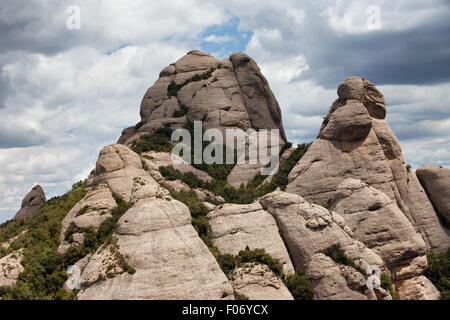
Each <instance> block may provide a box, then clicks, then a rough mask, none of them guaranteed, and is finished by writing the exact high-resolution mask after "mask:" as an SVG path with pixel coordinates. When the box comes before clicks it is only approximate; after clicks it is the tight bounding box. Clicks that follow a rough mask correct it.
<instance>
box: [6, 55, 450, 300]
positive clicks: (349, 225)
mask: <svg viewBox="0 0 450 320" xmlns="http://www.w3.org/2000/svg"><path fill="white" fill-rule="evenodd" d="M338 96H339V98H338V99H337V100H336V101H335V102H334V103H333V104H332V106H331V108H330V111H329V113H328V115H327V116H326V117H325V119H324V122H323V125H322V127H321V129H320V133H319V136H318V138H317V139H316V141H314V142H313V144H312V145H311V146H310V147H309V149H308V151H307V152H306V153H305V155H304V156H303V157H302V158H301V160H300V161H299V162H298V163H297V164H296V165H295V167H294V168H293V170H292V171H291V172H290V174H289V177H288V179H287V180H288V185H287V188H286V190H285V191H281V189H284V187H283V186H285V183H284V184H283V183H280V186H279V188H278V189H276V190H275V188H276V186H274V187H273V188H272V189H270V190H269V191H267V190H265V189H263V188H264V187H266V186H264V187H263V188H261V189H256V190H255V189H254V188H253V187H252V188H253V189H250V188H247V189H244V191H243V192H248V193H249V197H250V199H254V201H253V202H252V203H248V202H250V201H248V200H247V199H245V200H243V199H241V198H239V197H238V196H236V197H235V198H239V200H237V201H235V202H239V204H237V203H225V202H226V200H225V199H228V200H230V199H233V201H234V199H235V198H233V197H234V194H235V193H236V192H239V191H240V190H239V191H238V190H234V189H233V188H231V187H230V185H231V186H233V187H235V188H239V187H240V186H241V185H242V184H244V185H245V184H247V183H248V182H249V181H250V180H252V179H253V178H254V177H255V176H256V174H257V173H258V172H259V170H260V168H261V167H262V166H263V164H261V163H257V164H239V165H236V166H235V167H234V168H233V169H232V170H231V173H230V174H229V175H228V177H227V179H226V181H225V177H224V178H223V181H218V180H214V179H213V178H212V176H215V175H214V172H212V171H208V172H209V173H210V174H211V175H209V174H208V173H206V172H204V171H201V170H199V169H197V168H194V166H192V165H190V164H188V163H186V162H183V161H182V160H181V159H177V160H178V161H176V162H173V159H172V157H171V154H170V153H168V152H156V151H149V152H142V153H140V154H137V153H135V152H134V151H133V150H132V149H131V148H130V147H133V142H134V141H136V140H138V139H140V138H141V137H142V136H144V135H148V134H151V133H154V132H155V131H156V130H157V129H159V128H171V129H176V128H181V127H183V126H184V125H185V124H186V123H188V122H192V121H200V120H201V121H203V127H204V129H208V128H217V129H219V130H222V131H223V130H225V129H227V128H238V129H242V130H248V129H256V130H257V129H279V130H280V133H281V137H279V138H277V139H275V140H274V142H273V143H274V144H271V146H270V147H271V148H272V150H274V149H273V148H274V147H275V146H277V147H281V146H284V144H285V142H286V136H285V133H284V129H283V124H282V119H281V111H280V108H279V106H278V103H277V101H276V99H275V97H274V95H273V93H272V92H271V90H270V88H269V85H268V83H267V80H266V79H265V78H264V76H263V75H262V74H261V72H260V70H259V68H258V66H257V65H256V62H255V61H253V60H252V59H251V58H249V57H248V56H247V55H245V54H242V53H236V54H233V55H231V57H230V58H229V59H225V60H222V61H220V60H217V59H215V58H214V57H212V56H210V55H208V54H205V53H202V52H200V51H191V52H189V53H188V54H187V55H186V56H184V57H183V58H181V59H180V60H178V61H177V62H175V63H173V64H171V65H169V66H168V67H166V68H165V69H164V70H163V71H162V72H161V73H160V76H159V79H158V80H157V81H156V82H155V84H154V85H153V86H152V87H150V88H149V89H148V91H147V93H146V94H145V96H144V98H143V100H142V103H141V110H140V114H141V122H140V123H139V124H137V125H136V126H133V127H130V128H128V129H125V130H124V131H123V133H122V136H121V137H120V139H119V141H118V143H117V144H113V145H109V146H106V147H105V148H103V149H102V150H101V151H100V154H99V157H98V160H97V162H96V166H95V168H94V169H93V170H92V172H91V174H90V176H89V177H88V179H87V180H86V183H85V184H83V186H82V187H80V188H78V189H82V191H80V192H81V193H79V194H78V198H77V199H81V200H80V201H78V203H76V204H75V205H73V204H72V205H71V206H70V207H67V209H66V212H68V213H67V214H66V215H65V217H64V218H63V217H62V216H61V217H59V219H60V220H57V219H58V217H52V219H54V220H55V221H57V223H56V224H54V223H52V226H54V225H59V222H61V231H60V234H59V239H60V245H59V248H58V252H59V253H60V254H64V257H66V254H67V255H69V256H70V257H71V258H73V257H74V255H75V256H76V259H73V260H78V261H77V262H76V263H75V266H76V267H77V268H74V269H75V270H76V272H75V273H70V278H69V279H68V280H67V281H66V283H65V285H64V288H65V289H66V290H67V291H70V289H71V285H72V284H73V283H75V282H77V281H79V283H80V285H81V290H80V291H79V292H77V295H76V299H81V300H92V299H96V300H97V299H123V300H127V299H161V300H164V299H214V300H229V299H234V298H235V296H236V297H237V298H239V297H242V296H245V297H247V298H249V299H257V300H263V299H270V300H276V299H283V300H291V299H293V297H294V296H295V297H297V296H296V295H295V293H294V292H295V290H292V284H291V283H289V281H288V282H286V283H287V285H285V283H284V282H283V280H282V279H283V274H284V276H287V277H288V279H293V278H292V277H294V278H295V277H303V278H302V281H303V280H305V281H309V282H310V284H311V285H312V287H313V288H314V299H317V300H325V299H327V300H328V299H330V300H339V299H345V300H347V299H350V300H390V299H393V298H395V297H396V296H397V295H398V296H399V297H400V298H401V299H417V300H427V299H439V296H440V293H439V291H438V290H437V289H436V288H435V287H434V285H433V283H432V282H431V281H430V280H429V279H428V278H427V277H426V276H425V275H424V271H425V270H426V269H427V266H428V262H427V257H426V255H425V253H426V250H428V249H433V250H436V251H439V252H442V251H445V250H447V248H448V247H450V233H449V230H448V229H446V227H445V225H446V224H445V223H442V222H441V221H440V219H439V217H438V215H439V216H440V217H442V218H443V219H444V221H445V219H449V202H448V198H449V192H450V187H449V172H450V171H449V170H448V169H445V168H440V167H436V166H424V167H422V168H420V169H418V170H417V172H414V171H413V170H412V169H411V168H410V167H409V166H408V165H407V164H406V163H405V161H404V158H403V155H402V151H401V147H400V145H399V143H398V141H397V139H396V137H395V135H394V133H393V132H392V130H391V129H390V127H389V125H388V124H387V122H386V121H385V116H386V105H385V101H384V97H383V95H382V94H381V93H380V92H379V91H378V89H377V88H376V87H375V86H374V85H373V84H372V83H371V82H369V81H368V80H365V79H361V78H359V77H351V78H348V79H347V80H345V81H344V82H343V83H342V84H341V85H340V86H339V88H338ZM164 130H166V129H164ZM257 134H258V135H259V134H261V133H257ZM147 138H148V137H147ZM269 140H270V139H269ZM275 144H276V145H275ZM135 150H136V149H135ZM164 150H166V149H164ZM294 150H295V149H294V148H290V149H288V150H285V152H284V154H283V155H282V157H281V161H286V163H288V164H290V163H292V162H293V161H296V160H292V159H293V158H292V157H291V158H290V155H292V153H293V152H294ZM166 151H167V150H166ZM294 155H295V156H296V157H297V156H299V155H298V154H297V153H296V154H294ZM246 156H248V153H247V154H246ZM288 159H289V161H287V160H288ZM170 165H171V166H173V169H174V170H178V171H179V172H180V173H181V174H179V173H177V172H176V171H174V172H175V173H174V174H173V175H172V177H171V178H169V177H168V175H167V174H165V173H164V172H163V170H162V169H161V168H162V167H166V166H170ZM290 168H291V166H290V165H289V166H288V169H286V166H283V170H284V172H286V173H285V175H284V176H283V177H278V176H277V178H276V179H278V178H280V179H281V180H282V179H285V180H286V175H287V171H289V170H290ZM166 170H167V169H166ZM167 171H169V170H167ZM182 174H186V175H187V176H188V178H186V177H185V176H183V175H182ZM196 178H197V179H196ZM258 179H259V178H258ZM182 180H183V181H182ZM261 180H263V179H261ZM419 180H420V182H419ZM255 181H260V180H254V181H253V182H252V183H255ZM269 181H271V177H268V178H266V179H265V181H264V182H269ZM273 181H279V180H273ZM227 183H228V184H229V185H227ZM258 183H259V182H258ZM215 187H217V188H215ZM270 187H271V186H270ZM220 188H222V189H220ZM207 189H208V190H207ZM217 190H223V192H222V193H223V194H220V193H221V192H217ZM230 190H231V191H232V192H231V191H230ZM261 190H263V191H264V192H262V191H261ZM273 190H275V191H273ZM228 191H230V193H231V194H232V196H233V197H231V196H230V195H229V194H228ZM72 192H75V191H72ZM214 192H216V193H214ZM252 192H254V193H252ZM257 192H261V193H257ZM264 193H266V194H264ZM263 194H264V195H263ZM244 195H245V196H247V193H245V194H244ZM256 197H259V198H256ZM430 199H431V201H430ZM44 203H45V195H44V193H43V191H42V188H40V187H39V186H36V187H35V188H33V190H32V191H31V192H30V193H29V194H28V195H27V196H26V197H25V199H24V201H23V203H22V209H21V210H20V211H19V212H18V213H17V215H16V217H15V219H21V218H24V217H26V216H29V215H30V214H32V213H33V212H34V211H35V210H37V209H39V208H40V207H42V205H43V204H44ZM242 203H248V204H242ZM69 209H70V210H69ZM61 220H62V221H61ZM51 221H52V222H54V221H53V220H51ZM14 223H22V221H20V222H14ZM447 223H448V221H447ZM0 228H1V227H0ZM17 230H20V232H21V233H20V234H19V232H17V233H16V234H14V235H13V234H9V232H8V233H7V236H4V234H1V233H0V236H1V240H2V243H0V255H1V256H0V257H1V259H0V287H1V286H9V287H11V286H14V284H15V283H16V281H17V279H18V276H19V274H20V272H22V271H23V270H24V266H22V264H21V261H22V259H23V252H24V251H23V250H24V249H21V248H20V243H21V242H22V238H21V237H22V236H23V237H26V236H27V234H28V233H32V232H31V231H30V226H29V225H25V226H21V228H18V229H17ZM0 231H1V229H0ZM8 231H9V230H8ZM52 231H54V230H52ZM102 232H103V234H102ZM53 234H54V233H53ZM102 236H104V237H102ZM19 238H20V239H19ZM93 239H94V240H93ZM16 240H18V241H16ZM92 243H94V244H92ZM88 244H90V246H89V245H88ZM18 247H19V248H18ZM247 248H248V249H249V251H246V252H244V253H245V254H248V256H246V259H247V260H245V259H244V258H242V256H241V255H242V253H241V255H239V252H240V251H242V250H246V249H247ZM78 249H81V250H78ZM255 249H264V251H265V253H262V254H261V252H256V253H255V252H253V251H251V250H255ZM13 250H14V251H13ZM333 250H334V251H333ZM26 253H27V261H28V260H30V259H28V254H29V253H28V251H27V252H26ZM53 253H55V256H57V257H60V256H59V255H56V246H55V249H54V251H53ZM30 254H32V253H30ZM258 254H259V256H257V255H258ZM230 255H231V256H230ZM261 256H262V257H263V258H261ZM268 256H269V257H268ZM269 258H270V259H269ZM252 259H253V260H252ZM258 259H259V260H258ZM274 259H275V260H278V261H279V262H280V263H281V265H282V271H280V269H281V268H280V265H279V264H278V263H277V262H276V261H275V263H274ZM36 260H38V259H36ZM249 260H250V261H251V262H249ZM30 261H31V260H30ZM70 261H72V260H70ZM230 265H231V266H230ZM271 265H272V266H271ZM273 265H275V267H273ZM374 266H376V267H377V268H379V270H380V273H381V272H382V273H383V276H384V277H385V280H386V279H387V280H389V279H388V278H390V279H392V281H393V284H394V286H393V287H392V288H390V287H389V286H388V285H386V284H385V285H384V288H382V287H380V288H375V289H372V287H371V286H370V285H369V286H368V284H367V282H366V281H367V279H366V278H367V274H366V273H367V272H366V270H368V269H369V268H372V267H374ZM230 269H231V270H230ZM295 270H297V273H296V272H295ZM78 271H79V272H78ZM302 271H304V273H302ZM58 272H60V271H58ZM78 273H79V278H77V276H78ZM297 279H298V278H297ZM430 279H432V277H430ZM433 281H434V280H433ZM21 285H22V284H21ZM288 287H289V289H290V290H292V293H291V292H290V291H289V289H288ZM59 289H60V288H58V290H59ZM393 290H394V291H393ZM394 293H395V295H394ZM391 294H392V295H391Z"/></svg>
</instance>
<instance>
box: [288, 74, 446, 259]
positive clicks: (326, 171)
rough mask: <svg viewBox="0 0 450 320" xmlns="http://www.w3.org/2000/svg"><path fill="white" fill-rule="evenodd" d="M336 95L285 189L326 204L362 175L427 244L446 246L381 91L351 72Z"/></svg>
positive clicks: (442, 232) (439, 247)
mask: <svg viewBox="0 0 450 320" xmlns="http://www.w3.org/2000/svg"><path fill="white" fill-rule="evenodd" d="M338 96H339V98H338V99H337V100H336V101H335V102H334V103H333V105H332V106H331V108H330V111H329V113H328V115H327V116H326V117H325V119H324V122H323V124H322V128H321V129H320V133H319V136H318V138H317V139H316V140H315V141H314V142H313V144H312V145H311V146H310V148H309V149H308V151H307V152H306V154H305V155H304V156H303V158H302V159H301V160H300V161H299V163H298V164H297V165H296V166H295V167H294V169H293V170H292V171H291V173H290V174H289V184H288V187H287V189H286V191H287V192H291V193H295V194H299V195H301V196H302V197H304V198H305V199H306V200H309V201H311V202H314V203H316V204H321V205H324V204H327V203H329V202H330V201H331V200H332V199H333V197H334V196H335V194H336V191H337V190H338V187H339V185H340V184H341V183H342V182H343V181H344V180H346V179H348V178H353V179H360V180H362V181H363V182H366V183H367V184H369V185H370V186H372V187H373V188H376V189H377V190H380V191H381V192H383V193H385V194H386V195H387V196H388V197H389V198H390V199H392V200H393V201H395V203H396V205H397V206H398V207H399V208H400V210H401V211H402V212H403V214H404V215H405V216H406V217H407V218H408V219H409V220H410V222H411V223H412V224H413V226H414V228H415V229H416V230H417V231H419V232H420V233H421V234H422V236H423V238H424V240H425V243H426V246H427V248H428V249H437V250H440V251H442V250H446V248H448V244H449V241H450V239H449V235H448V230H446V229H445V228H444V227H443V226H442V225H441V224H440V222H439V221H438V220H437V219H436V212H435V211H434V210H433V208H432V206H431V203H430V201H429V199H428V198H426V197H424V195H420V191H421V186H420V184H419V183H418V181H417V179H415V177H414V176H413V173H411V172H410V170H411V169H410V168H409V166H408V165H407V164H406V163H405V161H404V158H403V155H402V151H401V147H400V144H399V142H398V140H397V138H396V137H395V135H394V133H393V132H392V130H391V129H390V127H389V125H388V123H387V122H386V120H385V119H384V118H385V115H386V106H385V102H384V97H383V95H382V94H381V93H380V92H379V91H378V89H377V88H376V87H375V86H374V85H373V84H372V83H371V82H370V81H368V80H365V79H361V78H359V77H350V78H348V79H347V80H345V81H344V82H343V83H342V84H341V85H340V86H339V88H338ZM418 194H419V196H421V201H417V198H415V196H416V195H418Z"/></svg>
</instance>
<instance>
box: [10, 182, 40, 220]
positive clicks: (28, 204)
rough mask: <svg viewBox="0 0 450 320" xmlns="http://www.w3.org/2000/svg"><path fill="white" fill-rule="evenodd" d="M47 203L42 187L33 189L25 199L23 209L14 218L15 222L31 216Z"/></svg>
mask: <svg viewBox="0 0 450 320" xmlns="http://www.w3.org/2000/svg"><path fill="white" fill-rule="evenodd" d="M46 201H47V200H46V199H45V193H44V190H43V189H42V187H41V186H40V185H37V186H35V187H33V189H31V191H30V192H28V194H27V195H26V196H25V198H23V200H22V206H21V209H20V210H19V211H18V212H17V213H16V215H15V216H14V220H20V219H24V218H26V217H29V216H31V215H32V214H33V213H35V212H36V211H37V210H39V209H40V208H42V207H43V206H44V204H45V203H46Z"/></svg>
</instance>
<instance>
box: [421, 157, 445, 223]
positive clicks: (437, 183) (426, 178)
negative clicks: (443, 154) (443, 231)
mask: <svg viewBox="0 0 450 320" xmlns="http://www.w3.org/2000/svg"><path fill="white" fill-rule="evenodd" d="M416 174H417V176H418V177H419V180H420V182H421V183H422V186H423V188H424V189H425V191H426V192H427V194H428V196H429V198H430V200H431V202H432V203H433V205H434V207H435V208H436V211H437V213H438V214H439V215H440V216H441V217H442V219H443V220H444V221H445V223H446V224H447V225H450V170H449V169H447V168H444V167H440V166H436V165H425V166H422V167H420V168H418V169H417V170H416Z"/></svg>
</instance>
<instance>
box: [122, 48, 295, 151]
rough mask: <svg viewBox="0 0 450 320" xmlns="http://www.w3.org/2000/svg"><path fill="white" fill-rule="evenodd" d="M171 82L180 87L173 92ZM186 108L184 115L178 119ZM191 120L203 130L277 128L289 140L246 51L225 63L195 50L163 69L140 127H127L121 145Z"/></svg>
mask: <svg viewBox="0 0 450 320" xmlns="http://www.w3.org/2000/svg"><path fill="white" fill-rule="evenodd" d="M171 84H175V85H178V86H179V87H178V88H175V89H173V90H171V88H170V85H171ZM183 84H184V85H183ZM182 110H185V112H186V114H185V115H181V114H182V113H179V114H180V116H177V114H176V111H182ZM174 115H175V116H174ZM187 121H203V127H204V128H205V129H209V128H217V129H225V128H239V129H242V130H244V131H246V130H248V129H251V128H253V129H279V130H280V135H281V137H282V138H283V139H284V140H286V136H285V133H284V129H283V125H282V121H281V110H280V107H279V105H278V102H277V101H276V99H275V96H274V95H273V93H272V91H271V90H270V87H269V84H268V82H267V80H266V78H265V77H264V76H263V75H262V74H261V72H260V70H259V68H258V66H257V64H256V62H255V61H254V60H253V59H251V58H250V57H249V56H247V55H245V54H243V53H235V54H233V55H232V56H231V57H230V58H229V59H225V60H222V61H221V60H218V59H216V58H214V57H212V56H211V55H209V54H206V53H203V52H200V51H197V50H195V51H191V52H189V53H188V54H187V55H186V56H184V57H182V58H181V59H180V60H178V61H177V62H175V63H173V64H171V65H170V66H168V67H167V68H165V69H164V70H163V71H162V72H161V74H160V77H159V79H158V80H157V81H156V82H155V84H154V85H153V86H152V87H150V88H149V89H148V91H147V93H146V94H145V96H144V98H143V99H142V104H141V123H140V126H139V127H138V128H136V127H131V128H128V129H126V130H125V131H124V133H123V134H122V136H121V138H120V139H119V143H124V144H129V143H130V141H132V140H134V139H136V138H137V137H139V136H140V135H141V134H145V133H149V132H152V131H154V130H155V129H157V128H159V127H162V126H163V125H170V126H171V127H172V128H179V127H181V126H183V124H184V123H186V122H187Z"/></svg>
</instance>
